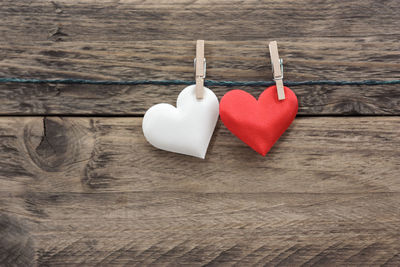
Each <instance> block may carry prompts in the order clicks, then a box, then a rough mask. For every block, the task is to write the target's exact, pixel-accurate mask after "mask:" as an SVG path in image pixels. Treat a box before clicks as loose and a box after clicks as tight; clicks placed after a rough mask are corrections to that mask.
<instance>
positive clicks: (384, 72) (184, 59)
mask: <svg viewBox="0 0 400 267" xmlns="http://www.w3.org/2000/svg"><path fill="white" fill-rule="evenodd" d="M211 7H212V8H211ZM17 10H18V11H17ZM399 10H400V6H399V2H398V1H395V0H393V1H385V3H384V4H382V3H376V1H362V2H361V1H347V2H346V3H337V2H336V1H320V2H315V1H306V0H302V1H296V3H294V2H290V1H279V2H276V1H245V2H243V1H233V2H232V1H230V2H229V3H228V2H221V1H210V0H207V1H194V2H193V1H167V2H162V3H160V2H159V1H145V2H142V1H133V0H129V1H100V2H96V1H38V0H35V1H29V2H28V1H23V0H18V1H9V0H7V1H3V3H2V4H1V5H0V13H1V14H2V15H3V16H0V22H3V23H0V25H1V26H0V34H1V37H2V38H1V39H0V76H1V77H21V78H39V79H52V78H86V79H105V80H132V79H184V80H193V79H194V70H193V58H194V56H195V40H196V39H202V38H203V39H205V40H206V51H205V52H206V55H205V56H206V58H207V79H213V80H238V81H242V80H244V81H249V80H264V81H269V80H271V79H272V73H271V64H270V60H269V55H268V49H267V44H268V41H270V40H275V39H276V40H278V42H279V49H280V55H281V56H282V57H283V58H284V63H285V80H292V81H304V80H321V79H330V80H365V79H378V80H391V79H400V64H399V63H398V60H399V50H400V44H399V42H398V38H399V33H400V30H399V29H400V22H399V20H397V19H396V14H397V13H398V11H399ZM282 21H284V24H283V25H282V24H281V22H282ZM0 88H1V90H0V92H1V94H2V95H1V105H0V114H3V115H8V114H22V115H30V114H38V115H47V114H58V115H60V114H61V115H62V114H64V115H68V114H96V115H106V114H113V115H122V114H125V115H143V114H144V112H145V110H146V109H147V108H149V107H150V106H151V105H153V104H155V103H158V102H160V101H161V102H167V103H175V101H176V97H177V95H178V93H179V92H180V91H181V90H182V88H183V86H169V87H167V86H93V85H91V86H89V85H51V84H50V85H38V86H37V85H24V84H1V85H0ZM398 88H399V86H398V85H391V86H340V87H339V86H299V87H293V90H294V91H295V93H296V94H297V95H298V97H299V101H300V110H299V113H300V114H302V115H343V114H351V115H359V114H361V115H375V114H378V115H383V114H390V115H399V114H400V110H399V107H400V105H399V104H400V103H399V101H400V96H399V90H398ZM212 89H213V90H214V91H215V92H216V94H217V96H218V97H222V96H223V94H224V93H226V92H227V91H228V90H231V89H232V88H226V87H215V88H212ZM241 89H244V90H247V91H249V92H252V93H253V94H254V95H255V96H258V95H259V94H260V92H261V91H262V90H263V89H265V88H262V87H257V88H251V87H241Z"/></svg>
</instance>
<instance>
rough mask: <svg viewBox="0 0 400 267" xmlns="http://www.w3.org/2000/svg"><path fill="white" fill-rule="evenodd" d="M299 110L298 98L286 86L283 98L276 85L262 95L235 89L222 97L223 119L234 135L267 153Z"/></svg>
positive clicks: (262, 153)
mask: <svg viewBox="0 0 400 267" xmlns="http://www.w3.org/2000/svg"><path fill="white" fill-rule="evenodd" d="M297 109H298V103H297V97H296V95H295V94H294V92H293V91H292V90H290V89H289V88H288V87H285V99H284V100H281V101H279V100H278V96H277V92H276V86H271V87H268V88H267V89H266V90H265V91H264V92H263V93H262V94H261V95H260V97H259V98H258V101H257V100H256V99H255V98H254V97H253V96H252V95H250V94H249V93H246V92H244V91H242V90H232V91H230V92H228V93H227V94H225V95H224V97H223V98H222V99H221V104H220V107H219V113H220V116H221V120H222V122H223V123H224V125H225V126H226V128H228V129H229V130H230V131H231V132H232V133H233V134H234V135H236V136H237V137H238V138H239V139H240V140H242V141H243V142H244V143H246V144H247V145H249V146H250V147H251V148H252V149H254V150H255V151H257V152H258V153H260V154H261V155H263V156H265V155H266V154H267V152H268V151H269V150H270V149H271V147H272V146H273V145H274V144H275V142H276V141H277V140H278V139H279V137H280V136H281V135H282V134H283V133H284V132H285V131H286V129H287V128H288V127H289V126H290V124H291V123H292V121H293V120H294V118H295V117H296V114H297Z"/></svg>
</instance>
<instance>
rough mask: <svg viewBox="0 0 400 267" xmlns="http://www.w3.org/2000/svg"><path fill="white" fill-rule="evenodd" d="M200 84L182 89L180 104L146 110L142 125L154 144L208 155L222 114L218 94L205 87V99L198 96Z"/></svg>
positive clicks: (197, 155)
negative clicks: (208, 149)
mask: <svg viewBox="0 0 400 267" xmlns="http://www.w3.org/2000/svg"><path fill="white" fill-rule="evenodd" d="M195 90H196V85H190V86H188V87H186V88H185V89H183V90H182V92H180V94H179V96H178V99H177V101H176V108H175V107H174V106H172V105H170V104H165V103H162V104H157V105H154V106H152V107H151V108H150V109H148V110H147V111H146V114H145V115H144V118H143V123H142V128H143V133H144V136H145V137H146V139H147V141H148V142H149V143H150V144H152V145H153V146H155V147H157V148H159V149H163V150H167V151H171V152H175V153H181V154H185V155H190V156H194V157H198V158H202V159H204V158H205V155H206V152H207V148H208V144H209V143H210V139H211V136H212V134H213V132H214V128H215V125H216V123H217V120H218V115H219V103H218V98H217V96H216V95H215V94H214V93H213V91H211V90H210V89H208V88H206V87H204V97H203V99H197V98H196V91H195Z"/></svg>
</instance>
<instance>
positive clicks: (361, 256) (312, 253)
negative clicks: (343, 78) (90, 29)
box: [0, 117, 400, 266]
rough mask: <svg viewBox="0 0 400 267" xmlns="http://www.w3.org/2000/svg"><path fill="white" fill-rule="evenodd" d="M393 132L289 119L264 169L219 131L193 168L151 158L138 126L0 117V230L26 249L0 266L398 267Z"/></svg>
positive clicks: (167, 156) (380, 121)
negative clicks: (29, 260) (0, 223)
mask: <svg viewBox="0 0 400 267" xmlns="http://www.w3.org/2000/svg"><path fill="white" fill-rule="evenodd" d="M399 126H400V118H398V117H387V118H379V117H364V118H357V117H347V118H335V117H333V118H325V117H321V118H319V117H317V118H298V119H296V120H295V122H294V124H293V125H292V126H291V127H290V129H289V130H288V131H287V132H286V133H285V134H284V136H283V137H282V138H281V139H280V140H279V141H278V143H277V144H276V145H275V146H274V147H273V149H272V150H271V151H270V153H269V154H268V155H267V157H265V158H264V157H261V156H259V155H258V154H257V153H255V152H254V151H252V150H251V149H249V148H248V147H246V146H245V145H244V144H243V143H241V142H240V141H239V140H237V139H236V138H235V137H234V136H233V135H232V134H230V133H229V132H228V131H227V130H226V129H225V128H224V127H223V126H221V125H220V126H218V128H217V130H216V133H215V136H214V137H213V140H212V144H211V147H210V149H209V153H208V154H207V158H206V160H200V159H197V158H193V157H189V156H183V155H178V154H174V153H169V152H165V151H160V150H157V149H155V148H153V147H152V146H150V145H149V144H148V143H146V141H145V140H144V137H143V136H142V133H141V118H71V117H69V118H68V117H64V118H63V117H62V118H57V117H47V118H40V117H3V118H0V134H1V136H0V166H1V168H0V177H1V179H0V181H1V186H0V203H1V207H2V208H1V213H2V216H3V217H2V218H4V219H3V220H8V221H12V222H13V223H12V225H18V227H20V228H21V230H19V232H23V233H26V234H24V235H23V237H24V238H25V239H27V238H29V240H30V242H29V243H26V242H19V243H16V242H17V241H18V240H19V239H16V240H17V241H13V243H12V244H11V243H6V245H7V246H8V247H13V248H14V250H12V251H18V252H19V254H18V253H17V254H13V252H8V254H7V253H6V254H5V255H15V257H18V255H21V257H22V258H23V259H25V258H26V257H28V256H29V255H33V254H34V255H35V258H34V259H35V262H36V263H37V264H38V265H56V264H61V265H67V264H72V265H111V264H115V265H123V264H125V265H128V266H132V265H138V266H142V265H166V264H172V265H182V264H188V265H221V264H227V265H231V264H234V263H236V264H238V265H251V264H256V265H264V264H267V265H282V266H287V265H301V264H305V265H333V264H336V265H348V264H359V265H384V264H386V265H387V266H396V265H399V264H400V258H399V256H398V253H399V251H400V243H399V242H398V240H399V238H400V231H399V230H400V229H399V221H400V210H399V207H400V205H399V204H400V182H399V180H398V179H396V178H395V177H398V174H399V173H400V163H399V156H400V151H399V149H398V147H399V144H400V135H399V131H398V130H399ZM338 166H339V168H338ZM189 173H190V175H189ZM11 174H12V175H11ZM19 232H18V231H17V233H19ZM9 234H10V235H13V234H14V235H15V231H10V233H9ZM10 242H11V241H10ZM16 248H18V249H16ZM4 251H6V252H7V251H9V250H4ZM10 251H11V250H10ZM9 257H11V256H4V257H3V258H1V259H2V261H1V262H0V263H1V264H7V262H9V260H7V259H9ZM4 258H5V260H4Z"/></svg>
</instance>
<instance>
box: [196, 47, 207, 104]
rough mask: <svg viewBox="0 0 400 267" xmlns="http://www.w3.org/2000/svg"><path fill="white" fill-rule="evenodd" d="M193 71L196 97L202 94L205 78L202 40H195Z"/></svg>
mask: <svg viewBox="0 0 400 267" xmlns="http://www.w3.org/2000/svg"><path fill="white" fill-rule="evenodd" d="M194 71H195V75H196V76H195V79H196V98H197V99H202V98H203V96H204V79H205V78H206V59H205V58H204V40H197V42H196V58H195V59H194Z"/></svg>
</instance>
